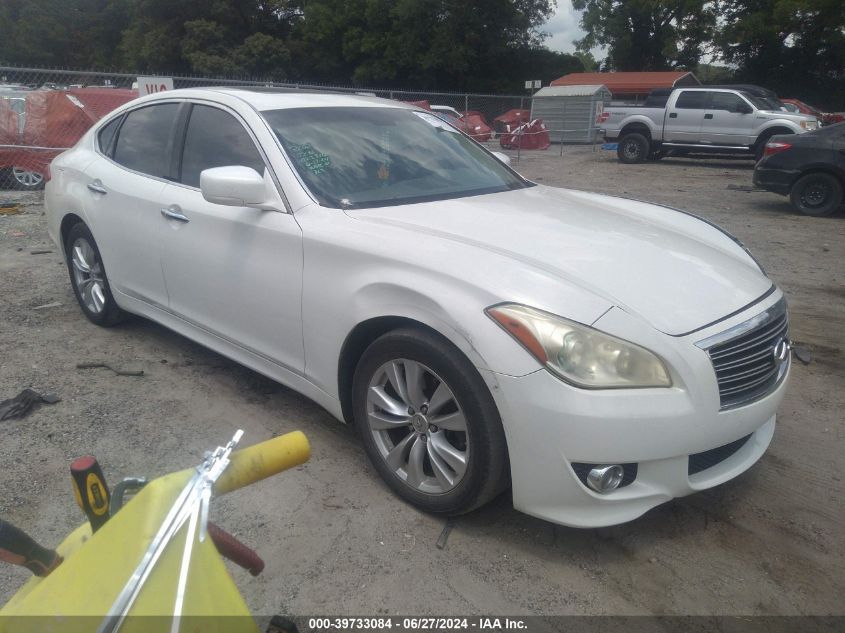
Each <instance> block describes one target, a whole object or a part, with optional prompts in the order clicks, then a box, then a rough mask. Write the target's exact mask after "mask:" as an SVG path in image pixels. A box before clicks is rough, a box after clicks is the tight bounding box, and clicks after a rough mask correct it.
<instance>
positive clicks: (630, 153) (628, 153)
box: [622, 141, 640, 160]
mask: <svg viewBox="0 0 845 633" xmlns="http://www.w3.org/2000/svg"><path fill="white" fill-rule="evenodd" d="M622 151H623V152H624V154H625V158H628V159H629V160H636V159H637V158H639V156H640V147H639V145H637V143H636V141H626V142H625V145H624V146H623V147H622Z"/></svg>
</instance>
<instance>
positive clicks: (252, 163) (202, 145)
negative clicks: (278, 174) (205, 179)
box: [179, 104, 264, 187]
mask: <svg viewBox="0 0 845 633" xmlns="http://www.w3.org/2000/svg"><path fill="white" fill-rule="evenodd" d="M228 165H243V166H245V167H252V168H253V169H254V170H255V171H257V172H258V173H259V174H263V173H264V159H263V158H262V157H261V154H260V153H259V152H258V149H257V148H256V147H255V143H253V141H252V137H250V135H249V134H248V133H247V131H246V129H245V128H244V126H243V125H241V123H240V121H238V120H237V119H236V118H235V117H234V116H232V115H231V114H229V113H228V112H224V111H223V110H220V109H219V108H213V107H211V106H205V105H196V104H195V105H194V106H193V107H192V108H191V114H190V119H189V120H188V129H187V131H186V133H185V146H184V150H183V152H182V168H181V173H180V174H179V182H181V183H182V184H185V185H188V186H189V187H199V186H200V173H201V172H202V171H203V170H204V169H211V168H212V167H225V166H228Z"/></svg>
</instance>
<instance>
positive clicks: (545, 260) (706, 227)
mask: <svg viewBox="0 0 845 633" xmlns="http://www.w3.org/2000/svg"><path fill="white" fill-rule="evenodd" d="M347 213H348V215H350V216H351V217H353V218H356V219H359V220H363V221H367V222H374V223H382V224H389V225H392V226H394V227H401V228H404V229H407V230H408V231H410V232H413V233H414V234H415V236H414V243H416V244H419V243H420V240H421V239H423V238H424V239H430V240H445V241H448V242H451V243H452V244H453V247H454V248H450V249H449V251H447V252H454V253H455V258H454V265H455V266H463V267H464V269H465V270H464V271H462V274H465V275H466V276H467V277H468V278H470V279H471V278H472V267H473V266H486V265H488V263H489V261H491V260H487V261H485V258H484V257H483V256H480V255H479V253H478V250H481V251H486V252H490V253H493V254H495V255H498V256H500V257H501V256H504V257H506V258H507V260H510V262H512V265H513V266H517V267H519V266H521V267H523V268H525V272H526V274H527V275H529V274H532V273H536V272H538V271H541V272H544V273H546V274H551V275H553V276H555V277H557V278H558V279H560V280H561V282H562V283H568V284H575V285H577V286H580V287H581V288H583V289H585V290H587V291H589V292H591V293H593V294H595V295H597V296H599V297H602V298H604V299H606V300H607V301H609V302H611V303H613V304H615V305H617V306H619V307H620V308H622V309H623V310H625V311H627V312H629V313H631V314H634V315H637V316H640V317H641V318H643V319H645V320H646V321H648V322H649V323H650V324H651V325H652V326H653V327H655V328H657V329H658V330H660V331H662V332H665V333H667V334H671V335H680V334H684V333H688V332H691V331H694V330H696V329H699V328H701V327H703V326H704V325H707V324H710V323H712V322H714V321H718V320H719V319H722V318H724V317H726V316H728V315H730V314H731V313H733V312H736V311H737V310H739V309H741V308H743V307H745V306H747V305H748V304H750V303H752V302H753V301H754V300H755V299H757V298H759V297H761V296H762V295H763V294H765V293H766V292H767V291H768V290H769V289H770V288H771V285H772V284H771V282H770V281H769V280H768V279H767V278H766V277H765V275H764V274H763V273H762V272H761V271H760V269H759V268H758V267H757V265H756V264H755V263H754V262H753V260H752V259H751V258H750V257H749V256H748V255H747V254H746V253H745V251H744V250H743V249H742V247H741V246H740V245H738V244H736V243H735V242H734V241H733V240H732V239H731V238H730V237H729V236H727V235H726V234H725V233H723V232H722V231H721V230H719V229H717V228H715V227H714V226H712V225H710V224H708V223H706V222H704V221H701V220H699V219H697V218H695V217H693V216H690V215H688V214H685V213H682V212H679V211H675V210H672V209H667V208H665V207H660V206H656V205H652V204H647V203H642V202H636V201H633V200H627V199H623V198H614V197H610V196H603V195H598V194H591V193H585V192H578V191H572V190H567V189H558V188H551V187H545V186H541V185H537V186H533V187H529V188H526V189H520V190H516V191H510V192H505V193H499V194H492V195H483V196H471V197H466V198H459V199H455V200H448V201H438V202H430V203H423V204H410V205H403V206H398V207H384V208H375V209H360V210H350V211H347ZM466 248H470V249H474V250H473V252H472V253H470V256H469V257H461V254H460V253H458V250H460V249H464V250H465V249H466ZM498 261H501V259H499V260H498ZM450 263H451V262H450ZM439 265H444V262H439ZM509 272H513V271H512V270H511V271H509ZM502 300H508V297H502ZM550 303H554V301H553V300H552V298H543V297H537V298H536V301H535V307H538V308H543V307H544V305H545V304H550ZM562 316H566V315H562Z"/></svg>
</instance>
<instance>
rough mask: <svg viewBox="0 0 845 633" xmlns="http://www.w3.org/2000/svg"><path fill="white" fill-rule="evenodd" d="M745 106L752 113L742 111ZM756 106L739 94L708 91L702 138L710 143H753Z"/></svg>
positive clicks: (741, 144) (742, 144)
mask: <svg viewBox="0 0 845 633" xmlns="http://www.w3.org/2000/svg"><path fill="white" fill-rule="evenodd" d="M743 107H747V108H751V110H752V111H751V112H750V113H745V112H740V111H739V110H740V109H741V108H743ZM753 127H754V108H753V107H752V106H751V104H750V103H748V102H747V101H746V100H745V99H743V98H742V97H741V96H739V95H738V94H734V93H732V92H716V91H712V92H707V109H706V110H705V111H704V119H703V122H702V127H701V140H702V142H704V143H707V144H708V145H730V146H744V147H747V146H749V145H751V143H752V141H753V137H752V129H753Z"/></svg>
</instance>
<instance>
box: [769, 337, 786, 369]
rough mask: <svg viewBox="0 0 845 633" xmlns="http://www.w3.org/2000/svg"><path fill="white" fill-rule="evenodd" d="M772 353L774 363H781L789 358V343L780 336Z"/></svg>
mask: <svg viewBox="0 0 845 633" xmlns="http://www.w3.org/2000/svg"><path fill="white" fill-rule="evenodd" d="M772 355H773V356H774V357H775V364H776V365H783V364H784V363H785V362H786V359H787V358H789V343H788V342H787V340H786V339H784V338H782V339H780V340H779V341H778V342H777V343H775V347H774V349H773V350H772Z"/></svg>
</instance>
